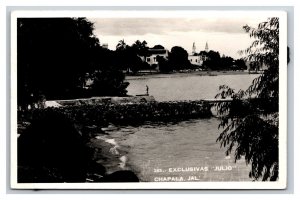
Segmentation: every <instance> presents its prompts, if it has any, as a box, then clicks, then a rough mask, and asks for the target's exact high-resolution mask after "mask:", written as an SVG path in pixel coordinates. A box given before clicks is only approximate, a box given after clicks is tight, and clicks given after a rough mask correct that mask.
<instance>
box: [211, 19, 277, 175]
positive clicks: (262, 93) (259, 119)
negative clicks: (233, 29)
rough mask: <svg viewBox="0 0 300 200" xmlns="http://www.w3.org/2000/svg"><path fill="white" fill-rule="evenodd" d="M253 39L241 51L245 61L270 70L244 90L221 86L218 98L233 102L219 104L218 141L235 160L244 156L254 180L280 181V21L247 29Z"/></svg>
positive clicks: (217, 105)
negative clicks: (219, 129)
mask: <svg viewBox="0 0 300 200" xmlns="http://www.w3.org/2000/svg"><path fill="white" fill-rule="evenodd" d="M243 28H244V30H245V31H246V32H247V33H249V34H250V37H252V38H254V39H255V40H254V42H253V43H252V44H251V46H250V47H249V48H247V49H246V50H244V51H242V53H245V54H246V55H247V56H246V57H245V59H247V60H248V61H252V62H259V63H263V64H264V65H266V66H267V69H266V70H265V71H264V73H263V74H261V75H260V76H259V77H258V78H255V79H254V80H253V82H252V84H251V85H250V87H249V88H248V89H247V90H245V91H242V90H240V91H238V92H237V93H236V92H234V90H233V89H231V88H229V87H228V86H225V85H223V86H220V91H221V92H220V93H219V94H218V95H217V96H216V98H218V97H221V98H232V102H223V103H217V104H216V107H217V111H218V114H219V115H220V116H221V117H220V120H221V122H220V124H219V128H223V131H222V133H221V134H220V136H219V137H218V139H217V141H219V142H220V143H221V146H224V147H226V148H227V150H226V154H230V153H231V152H232V151H234V154H235V160H238V159H241V158H242V157H245V160H246V163H247V164H251V171H250V173H249V177H251V178H253V179H254V180H260V179H261V180H263V181H267V180H269V181H276V180H277V179H278V170H279V169H278V120H279V118H278V109H279V104H278V100H279V88H278V87H279V84H278V83H279V82H278V81H279V59H278V55H279V19H278V18H270V19H268V20H267V21H266V22H262V23H260V24H259V25H258V27H257V28H251V27H249V26H247V25H246V26H244V27H243Z"/></svg>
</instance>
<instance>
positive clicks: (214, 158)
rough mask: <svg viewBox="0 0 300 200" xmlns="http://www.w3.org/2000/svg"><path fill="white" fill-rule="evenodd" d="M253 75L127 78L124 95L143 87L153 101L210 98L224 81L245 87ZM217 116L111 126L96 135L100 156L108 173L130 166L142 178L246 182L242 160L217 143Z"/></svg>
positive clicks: (133, 92) (142, 91)
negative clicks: (102, 147)
mask: <svg viewBox="0 0 300 200" xmlns="http://www.w3.org/2000/svg"><path fill="white" fill-rule="evenodd" d="M255 77H257V75H226V76H192V77H166V78H148V79H137V80H130V86H129V88H128V91H129V94H132V95H134V94H142V93H145V85H148V86H149V88H150V95H153V96H154V97H155V99H156V100H159V101H169V100H195V99H201V98H213V97H214V96H215V94H216V93H217V92H218V86H219V85H221V84H228V85H229V86H231V87H233V88H235V89H236V90H238V89H246V88H247V87H248V86H249V85H250V83H251V81H252V80H253V79H254V78H255ZM218 124H219V121H218V119H217V118H214V117H212V118H210V119H192V120H187V121H182V122H176V123H175V122H172V123H145V124H144V125H141V126H136V127H134V126H118V127H116V126H113V125H111V126H110V127H109V128H108V129H106V131H105V132H106V133H107V135H103V136H98V138H96V139H97V140H98V141H99V140H101V141H103V142H104V143H106V144H109V145H111V146H110V147H109V148H108V149H107V152H106V153H107V154H111V155H112V156H111V157H110V159H106V160H102V164H103V165H104V166H105V167H107V169H108V172H113V171H116V170H120V169H129V170H133V171H134V172H135V173H136V174H137V175H138V177H139V178H140V180H141V181H145V182H165V181H251V179H250V178H249V176H248V174H249V171H250V166H246V164H245V160H244V159H241V160H239V161H237V162H236V163H235V161H234V153H233V154H231V155H229V156H226V155H225V150H226V149H225V148H220V143H219V142H216V139H217V137H218V136H219V134H220V132H221V130H218Z"/></svg>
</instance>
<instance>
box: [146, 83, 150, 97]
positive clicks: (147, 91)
mask: <svg viewBox="0 0 300 200" xmlns="http://www.w3.org/2000/svg"><path fill="white" fill-rule="evenodd" d="M146 94H147V96H148V95H149V87H148V85H146Z"/></svg>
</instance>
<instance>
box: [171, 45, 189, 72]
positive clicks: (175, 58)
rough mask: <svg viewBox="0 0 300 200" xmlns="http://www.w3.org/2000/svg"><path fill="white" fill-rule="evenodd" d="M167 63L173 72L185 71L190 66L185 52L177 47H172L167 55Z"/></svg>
mask: <svg viewBox="0 0 300 200" xmlns="http://www.w3.org/2000/svg"><path fill="white" fill-rule="evenodd" d="M169 63H170V65H171V66H172V68H173V69H174V70H180V69H186V68H189V67H190V65H191V63H190V61H189V60H188V53H187V51H186V50H185V49H184V48H182V47H179V46H174V47H172V49H171V52H170V54H169Z"/></svg>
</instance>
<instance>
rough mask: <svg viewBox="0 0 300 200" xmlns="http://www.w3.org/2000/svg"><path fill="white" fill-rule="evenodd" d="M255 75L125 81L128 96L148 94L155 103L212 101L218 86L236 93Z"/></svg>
mask: <svg viewBox="0 0 300 200" xmlns="http://www.w3.org/2000/svg"><path fill="white" fill-rule="evenodd" d="M257 76H258V75H257V74H251V75H249V74H240V75H218V76H199V75H192V76H183V77H180V76H176V77H174V76H172V75H169V76H165V77H163V78H161V77H157V78H145V79H130V80H127V81H128V82H129V83H130V84H129V86H128V88H127V90H128V94H129V95H137V94H145V93H146V85H148V87H149V94H150V95H152V96H154V98H155V99H156V100H157V101H172V100H199V99H205V98H207V99H212V98H214V97H215V95H216V94H217V93H218V92H219V86H220V85H228V86H230V87H231V88H234V89H235V91H236V92H237V91H238V90H239V89H243V90H245V89H247V88H248V87H249V85H250V84H251V82H252V80H253V79H254V78H255V77H257Z"/></svg>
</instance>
